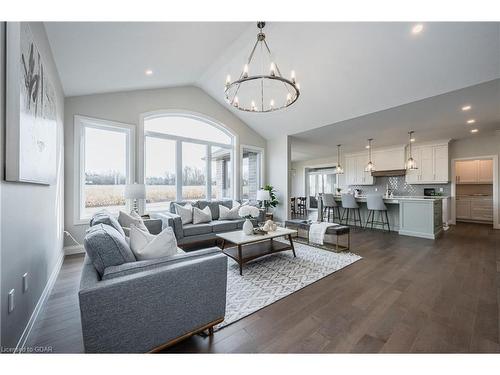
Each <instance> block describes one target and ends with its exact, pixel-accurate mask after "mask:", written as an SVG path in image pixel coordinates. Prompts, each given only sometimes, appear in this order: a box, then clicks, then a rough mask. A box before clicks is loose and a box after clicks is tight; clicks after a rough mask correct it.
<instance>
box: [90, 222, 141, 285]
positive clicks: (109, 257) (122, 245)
mask: <svg viewBox="0 0 500 375" xmlns="http://www.w3.org/2000/svg"><path fill="white" fill-rule="evenodd" d="M83 243H84V247H85V251H86V252H87V254H88V255H89V258H90V260H91V261H92V264H93V265H94V267H95V269H96V270H97V272H98V273H99V275H101V276H102V275H103V274H104V270H105V269H106V268H107V267H110V266H118V265H120V264H123V263H128V262H135V261H136V259H135V256H134V253H133V252H132V250H131V249H130V246H129V245H128V244H127V241H126V240H125V236H123V235H122V234H121V233H119V232H118V231H117V230H116V229H115V228H113V227H112V226H109V225H106V224H97V225H94V226H92V227H90V228H89V229H88V230H87V234H86V235H85V239H84V242H83Z"/></svg>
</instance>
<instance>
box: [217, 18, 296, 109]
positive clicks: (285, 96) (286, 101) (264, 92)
mask: <svg viewBox="0 0 500 375" xmlns="http://www.w3.org/2000/svg"><path fill="white" fill-rule="evenodd" d="M265 25H266V23H265V22H257V28H258V29H259V33H258V34H257V41H256V42H255V44H254V46H253V48H252V51H251V52H250V55H249V57H248V60H247V63H246V64H245V65H244V67H243V71H242V72H241V74H240V76H239V78H238V79H237V80H235V81H231V76H230V75H228V76H227V78H226V84H225V86H224V93H225V96H226V101H227V103H228V104H230V105H232V106H233V107H235V108H237V109H239V110H241V111H246V112H273V111H277V110H279V109H283V108H286V107H289V106H291V105H292V104H293V103H295V102H296V101H297V99H298V98H299V95H300V86H299V84H298V83H297V82H296V79H295V72H294V71H293V70H292V71H291V73H290V78H289V79H288V78H285V77H283V75H282V74H281V71H280V68H279V67H278V64H277V63H276V61H274V60H273V55H272V54H271V50H270V48H269V45H268V44H267V42H266V34H264V33H263V32H262V29H263V28H264V26H265ZM256 55H260V59H259V58H257V57H256ZM254 57H255V58H254ZM259 60H260V61H259Z"/></svg>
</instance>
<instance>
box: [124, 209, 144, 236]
mask: <svg viewBox="0 0 500 375" xmlns="http://www.w3.org/2000/svg"><path fill="white" fill-rule="evenodd" d="M118 222H119V223H120V225H121V226H122V227H123V228H130V227H131V226H132V224H133V225H135V226H136V227H137V228H139V229H140V230H143V231H146V232H149V230H148V228H147V227H146V226H145V225H144V221H143V220H142V217H140V216H139V214H138V213H137V212H135V211H132V212H131V213H130V214H127V213H126V212H123V211H120V213H119V214H118Z"/></svg>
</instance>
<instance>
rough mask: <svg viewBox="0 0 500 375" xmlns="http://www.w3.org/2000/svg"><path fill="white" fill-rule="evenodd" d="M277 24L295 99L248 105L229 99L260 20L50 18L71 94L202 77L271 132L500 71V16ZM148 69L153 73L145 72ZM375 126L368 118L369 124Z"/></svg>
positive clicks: (274, 43) (361, 112)
mask: <svg viewBox="0 0 500 375" xmlns="http://www.w3.org/2000/svg"><path fill="white" fill-rule="evenodd" d="M412 26H413V24H411V23H303V22H286V23H272V22H271V23H268V25H267V26H266V28H265V30H264V31H265V32H266V35H267V40H268V42H269V45H270V47H271V49H272V51H273V54H274V58H275V60H276V61H277V62H278V63H279V64H280V68H281V70H282V72H283V73H284V74H287V73H288V72H290V71H291V70H292V69H294V70H295V71H296V74H297V79H298V81H299V82H300V85H301V97H300V98H299V100H298V101H297V103H295V104H294V105H293V106H292V107H290V108H288V109H286V110H282V111H277V112H273V113H267V114H259V113H244V112H241V111H238V110H237V109H234V108H231V107H229V106H227V104H226V103H225V102H224V100H223V85H224V80H225V77H226V75H227V74H228V73H229V74H231V75H233V76H235V75H237V74H239V72H240V71H241V69H242V66H243V64H244V63H245V60H246V58H247V57H248V54H249V52H250V49H251V47H252V46H253V43H254V41H255V37H256V33H257V29H256V27H255V24H254V23H221V22H217V23H46V29H47V33H48V36H49V40H50V43H51V47H52V49H53V53H54V56H55V60H56V63H57V66H58V70H59V72H60V75H61V80H62V82H63V86H64V90H65V93H66V95H70V96H71V95H82V94H92V93H97V92H110V91H122V90H132V89H142V88H153V87H168V86H179V85H196V86H199V87H201V88H203V89H204V90H205V91H206V92H207V93H208V94H210V95H211V96H212V97H213V98H215V99H216V100H218V101H219V102H220V103H221V104H222V105H224V106H227V108H228V109H229V110H230V111H232V112H233V113H234V114H235V115H237V116H238V117H240V118H241V119H242V120H243V121H244V122H245V123H247V124H248V125H249V126H250V127H252V128H253V129H255V130H256V131H257V132H259V133H260V134H262V135H263V136H264V137H266V138H267V139H272V138H274V137H277V136H279V135H282V134H290V135H292V134H297V133H303V132H304V131H308V130H311V129H316V128H320V127H323V126H328V125H332V124H336V123H340V122H345V121H347V120H349V119H354V118H357V117H360V116H366V115H369V114H371V113H376V112H379V111H383V110H387V109H389V108H394V107H398V106H401V105H404V104H407V103H412V102H416V101H420V100H423V99H426V98H430V97H434V96H437V95H441V94H445V93H449V92H453V91H456V90H460V89H463V88H466V87H469V86H474V85H477V84H480V83H483V82H487V81H491V80H494V79H498V78H500V23H473V22H471V23H424V29H423V31H422V32H421V33H419V34H417V35H414V34H413V33H412V32H411V29H412ZM146 69H151V70H153V75H151V76H146V75H145V74H144V72H145V70H146ZM366 126H369V124H368V125H366Z"/></svg>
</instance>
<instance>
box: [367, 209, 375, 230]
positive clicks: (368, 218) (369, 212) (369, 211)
mask: <svg viewBox="0 0 500 375" xmlns="http://www.w3.org/2000/svg"><path fill="white" fill-rule="evenodd" d="M372 212H373V211H372V210H368V216H367V217H366V223H365V228H368V223H369V222H370V215H371V214H372Z"/></svg>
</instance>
